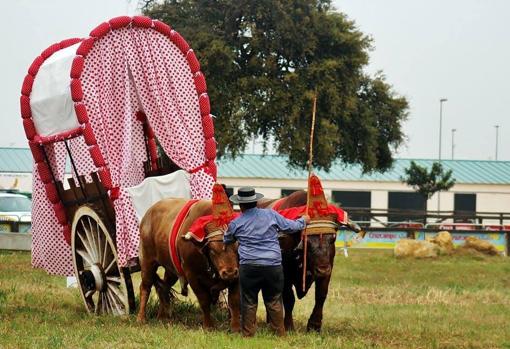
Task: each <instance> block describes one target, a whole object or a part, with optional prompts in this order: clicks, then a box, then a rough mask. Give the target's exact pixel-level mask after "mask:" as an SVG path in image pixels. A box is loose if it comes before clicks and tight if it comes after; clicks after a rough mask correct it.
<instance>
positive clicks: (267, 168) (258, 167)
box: [218, 154, 510, 184]
mask: <svg viewBox="0 0 510 349" xmlns="http://www.w3.org/2000/svg"><path fill="white" fill-rule="evenodd" d="M411 161H415V162H416V163H417V164H418V165H421V166H426V167H428V168H430V167H431V166H432V163H433V162H434V161H437V160H434V159H396V160H395V162H394V164H393V167H392V168H391V169H390V170H388V171H386V172H384V173H379V172H373V173H371V174H363V172H362V169H361V166H359V165H346V164H344V163H342V162H339V161H338V162H335V163H334V164H333V165H332V166H331V169H330V171H329V172H326V171H315V173H316V174H317V175H318V176H319V177H320V178H321V179H322V180H335V181H371V182H372V181H377V182H400V177H401V176H402V175H403V174H404V170H405V169H406V168H408V167H409V165H410V163H411ZM441 163H442V164H443V167H444V168H445V169H448V170H449V169H451V170H453V177H454V178H455V179H456V181H457V183H459V184H461V183H466V184H467V183H469V184H510V161H486V160H442V161H441ZM307 175H308V171H304V170H295V169H290V168H289V166H288V165H287V157H285V156H280V155H254V154H253V155H252V154H250V155H244V156H241V157H237V158H235V159H221V160H219V161H218V176H219V177H222V178H275V179H276V178H278V179H305V178H307Z"/></svg>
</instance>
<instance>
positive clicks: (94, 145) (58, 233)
mask: <svg viewBox="0 0 510 349" xmlns="http://www.w3.org/2000/svg"><path fill="white" fill-rule="evenodd" d="M21 114H22V117H23V124H24V128H25V132H26V135H27V138H28V140H29V145H30V148H31V150H32V153H33V155H34V159H35V166H34V182H33V215H32V219H33V226H32V231H33V254H32V259H33V260H32V262H33V265H34V266H36V267H42V268H44V269H46V270H47V271H49V272H50V273H55V274H63V275H71V274H72V266H71V252H70V247H69V246H68V244H67V243H66V242H65V239H64V238H63V237H64V236H68V235H69V230H70V225H69V224H70V222H68V221H67V219H66V217H65V212H64V207H63V205H62V202H61V201H60V198H59V197H58V195H57V190H56V188H55V182H56V181H58V180H63V177H64V172H65V167H66V161H67V160H66V149H65V146H69V148H70V150H71V153H72V154H73V159H74V164H75V165H76V168H77V170H78V173H80V174H89V173H91V172H97V173H98V174H99V177H100V179H101V182H102V184H103V185H104V186H105V188H106V189H107V190H109V195H110V198H111V199H112V200H113V202H114V207H115V214H116V243H117V252H118V255H119V264H120V265H121V266H123V265H126V264H127V263H128V261H129V260H130V259H132V258H134V257H136V256H137V255H138V240H139V233H138V223H137V220H136V214H135V211H134V208H133V204H132V202H131V200H130V198H129V196H128V193H127V190H126V188H128V187H132V186H135V185H138V184H139V183H141V182H142V181H143V179H144V168H143V162H144V161H147V159H148V157H147V152H146V148H147V147H148V149H149V154H150V155H151V158H152V159H155V158H156V155H157V148H156V139H157V141H159V143H160V145H161V147H162V148H163V150H164V151H165V153H166V154H167V155H168V156H169V158H170V159H171V160H172V161H173V162H174V163H175V164H176V165H177V166H178V167H180V168H182V169H184V170H186V171H187V172H188V173H189V176H190V186H191V193H192V196H193V197H194V198H208V197H210V195H211V188H212V185H213V183H214V181H215V178H216V165H215V162H214V161H215V157H216V142H215V140H214V128H213V123H212V119H211V115H210V106H209V98H208V95H207V91H206V83H205V78H204V75H203V74H202V72H201V71H200V64H199V62H198V60H197V58H196V56H195V54H194V52H193V50H192V49H190V47H189V45H188V44H187V42H186V41H185V40H184V39H183V38H182V37H181V36H180V35H179V34H178V33H177V32H176V31H175V30H172V29H171V28H170V27H169V26H167V25H166V24H164V23H162V22H158V21H153V20H151V19H150V18H147V17H141V16H138V17H133V18H131V17H118V18H114V19H112V20H110V21H109V22H105V23H102V24H101V25H99V26H98V27H96V28H95V29H94V30H92V32H91V33H90V37H88V38H86V39H70V40H64V41H62V42H60V43H57V44H55V45H52V46H50V47H49V48H48V49H46V50H45V51H43V52H42V53H41V55H40V56H38V57H37V58H36V59H35V60H34V62H33V63H32V65H31V66H30V68H29V70H28V75H27V76H26V78H25V80H24V83H23V87H22V96H21ZM144 128H145V130H146V131H147V130H148V132H146V134H147V133H148V134H149V137H148V139H145V138H144ZM63 140H66V143H67V144H64V143H63V142H61V141H63ZM48 166H51V169H52V171H50V169H49V167H48Z"/></svg>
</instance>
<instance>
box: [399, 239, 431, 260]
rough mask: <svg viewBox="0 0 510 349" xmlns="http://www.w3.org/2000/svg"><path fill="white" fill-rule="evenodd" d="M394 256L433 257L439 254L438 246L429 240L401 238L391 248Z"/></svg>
mask: <svg viewBox="0 0 510 349" xmlns="http://www.w3.org/2000/svg"><path fill="white" fill-rule="evenodd" d="M393 252H394V254H395V257H399V258H400V257H413V258H433V257H437V256H438V255H439V246H438V245H436V244H433V243H431V242H429V241H423V240H412V239H402V240H399V241H398V242H397V244H396V245H395V249H394V250H393Z"/></svg>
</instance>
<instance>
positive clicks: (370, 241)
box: [336, 230, 407, 248]
mask: <svg viewBox="0 0 510 349" xmlns="http://www.w3.org/2000/svg"><path fill="white" fill-rule="evenodd" d="M353 237H354V233H353V232H350V231H345V230H343V231H340V232H339V233H338V234H337V237H336V246H337V247H344V246H345V245H347V247H354V248H394V247H395V244H396V243H397V241H398V240H400V239H405V238H407V232H406V231H368V232H367V234H366V235H365V237H364V238H363V239H362V240H361V241H359V242H357V243H356V241H355V240H353Z"/></svg>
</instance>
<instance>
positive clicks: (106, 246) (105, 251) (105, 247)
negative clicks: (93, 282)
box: [101, 239, 109, 268]
mask: <svg viewBox="0 0 510 349" xmlns="http://www.w3.org/2000/svg"><path fill="white" fill-rule="evenodd" d="M108 247H109V244H108V241H107V240H106V239H105V241H104V251H103V259H102V261H101V266H102V267H103V268H105V267H106V257H107V256H108V254H107V251H108Z"/></svg>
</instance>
